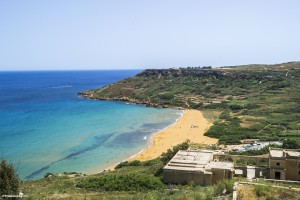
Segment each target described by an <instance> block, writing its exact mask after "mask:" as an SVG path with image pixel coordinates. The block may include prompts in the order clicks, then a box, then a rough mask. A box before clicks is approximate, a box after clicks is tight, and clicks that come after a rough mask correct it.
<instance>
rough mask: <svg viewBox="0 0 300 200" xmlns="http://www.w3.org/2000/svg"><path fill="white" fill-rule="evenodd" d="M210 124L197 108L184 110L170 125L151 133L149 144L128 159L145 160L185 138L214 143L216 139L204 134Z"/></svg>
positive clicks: (157, 155) (196, 141)
mask: <svg viewBox="0 0 300 200" xmlns="http://www.w3.org/2000/svg"><path fill="white" fill-rule="evenodd" d="M211 126H212V123H211V122H209V121H208V120H207V119H206V118H205V117H204V116H203V114H202V112H201V111H199V110H190V109H187V110H184V111H183V113H182V115H181V116H180V117H179V118H178V119H177V120H176V121H175V122H174V123H173V124H172V125H170V126H168V127H166V128H164V129H162V130H160V131H158V132H156V133H153V134H152V135H151V138H150V141H149V145H147V147H146V148H145V149H144V150H142V151H141V152H139V153H137V154H136V155H134V156H131V157H130V158H129V159H127V160H128V161H133V160H140V161H146V160H151V159H154V158H157V157H159V156H160V155H161V154H162V153H164V152H166V151H167V150H168V149H169V148H172V147H173V146H175V145H177V144H180V143H182V142H184V141H186V140H187V139H188V140H190V141H191V142H194V143H202V144H216V143H217V142H218V139H215V138H210V137H207V136H204V133H205V131H206V130H208V129H209V128H210V127H211Z"/></svg>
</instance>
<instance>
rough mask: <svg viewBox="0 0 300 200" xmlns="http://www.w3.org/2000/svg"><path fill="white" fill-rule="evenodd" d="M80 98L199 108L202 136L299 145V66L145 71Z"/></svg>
mask: <svg viewBox="0 0 300 200" xmlns="http://www.w3.org/2000/svg"><path fill="white" fill-rule="evenodd" d="M80 95H82V96H84V97H86V98H92V99H100V100H118V101H126V102H132V103H139V104H146V105H148V106H154V107H182V108H193V109H199V110H202V111H204V113H206V114H208V115H207V116H214V118H213V121H214V126H212V127H211V128H210V130H208V132H207V133H206V135H208V136H210V137H216V138H219V142H220V143H225V144H229V143H239V142H240V140H241V139H249V138H254V139H255V138H256V139H261V140H282V139H286V138H289V139H292V140H295V141H297V143H298V144H300V132H299V130H300V107H299V102H300V62H290V63H283V64H276V65H244V66H228V67H221V68H213V69H209V68H205V69H203V68H198V67H197V68H176V69H173V68H172V69H148V70H145V71H143V72H141V73H139V74H137V75H136V76H134V77H130V78H127V79H124V80H122V81H119V82H117V83H113V84H111V85H108V86H105V87H103V88H99V89H95V90H89V91H85V92H82V93H80ZM216 111H217V112H216ZM211 113H221V115H219V116H217V117H216V116H215V115H210V114H211Z"/></svg>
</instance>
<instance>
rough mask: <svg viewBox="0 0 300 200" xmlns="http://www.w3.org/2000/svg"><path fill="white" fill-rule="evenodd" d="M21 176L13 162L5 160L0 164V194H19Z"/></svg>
mask: <svg viewBox="0 0 300 200" xmlns="http://www.w3.org/2000/svg"><path fill="white" fill-rule="evenodd" d="M18 189H19V177H18V175H17V174H16V173H15V170H14V167H13V165H12V164H8V163H7V162H6V161H5V160H2V161H1V164H0V196H2V195H10V194H11V195H16V194H19V191H18Z"/></svg>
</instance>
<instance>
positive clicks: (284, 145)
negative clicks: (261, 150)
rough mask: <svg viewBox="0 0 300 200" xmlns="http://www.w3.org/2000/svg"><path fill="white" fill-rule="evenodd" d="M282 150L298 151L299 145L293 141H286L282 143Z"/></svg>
mask: <svg viewBox="0 0 300 200" xmlns="http://www.w3.org/2000/svg"><path fill="white" fill-rule="evenodd" d="M282 148H284V149H299V148H300V145H299V144H298V143H297V142H296V141H295V140H291V139H286V140H284V141H283V143H282Z"/></svg>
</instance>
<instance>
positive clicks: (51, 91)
mask: <svg viewBox="0 0 300 200" xmlns="http://www.w3.org/2000/svg"><path fill="white" fill-rule="evenodd" d="M138 72H140V71H139V70H122V71H118V70H114V71H30V72H0V156H1V158H2V159H6V160H8V161H9V162H11V163H13V164H14V166H15V168H16V170H17V173H18V174H19V176H20V178H21V179H37V178H41V177H43V176H44V174H45V173H47V172H52V173H61V172H66V171H68V172H70V171H76V172H82V173H93V172H99V171H101V170H103V169H105V168H106V167H108V166H111V165H112V164H115V163H118V162H121V161H123V160H124V159H126V158H128V157H130V156H132V155H134V154H136V153H138V152H139V151H141V150H142V149H144V148H145V147H146V146H147V144H148V142H149V139H150V137H151V134H152V133H154V132H156V131H158V130H160V129H163V128H165V127H167V126H169V125H171V124H173V123H174V122H175V121H176V119H177V118H178V117H179V116H180V115H181V111H179V110H176V109H158V108H148V107H145V106H141V105H133V104H126V103H121V102H113V101H98V100H88V99H83V98H81V97H78V96H77V93H78V92H80V91H84V90H87V89H92V88H98V87H101V86H104V85H107V84H110V83H112V82H115V81H118V80H121V79H123V78H126V77H130V76H133V75H135V74H137V73H138Z"/></svg>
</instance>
